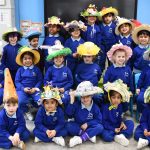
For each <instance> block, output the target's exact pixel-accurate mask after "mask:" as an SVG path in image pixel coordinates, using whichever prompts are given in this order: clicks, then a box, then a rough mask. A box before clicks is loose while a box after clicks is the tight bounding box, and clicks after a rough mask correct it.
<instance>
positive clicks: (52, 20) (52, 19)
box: [44, 16, 64, 27]
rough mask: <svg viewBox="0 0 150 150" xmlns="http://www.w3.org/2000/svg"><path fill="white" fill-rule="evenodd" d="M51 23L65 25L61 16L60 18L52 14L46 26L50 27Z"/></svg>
mask: <svg viewBox="0 0 150 150" xmlns="http://www.w3.org/2000/svg"><path fill="white" fill-rule="evenodd" d="M49 25H60V26H63V25H64V23H63V22H60V18H58V17H56V16H52V17H50V18H48V22H47V23H46V24H45V25H44V26H45V27H48V26H49Z"/></svg>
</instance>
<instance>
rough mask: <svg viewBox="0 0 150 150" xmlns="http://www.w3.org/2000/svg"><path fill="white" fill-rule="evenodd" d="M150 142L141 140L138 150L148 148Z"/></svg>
mask: <svg viewBox="0 0 150 150" xmlns="http://www.w3.org/2000/svg"><path fill="white" fill-rule="evenodd" d="M148 144H149V142H148V140H146V139H142V138H139V141H138V145H137V149H141V148H143V147H145V146H148Z"/></svg>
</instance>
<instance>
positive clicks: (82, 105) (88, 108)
mask: <svg viewBox="0 0 150 150" xmlns="http://www.w3.org/2000/svg"><path fill="white" fill-rule="evenodd" d="M92 106H93V101H92V103H91V105H90V106H88V107H86V106H85V105H84V104H83V103H81V109H84V108H85V109H87V110H88V111H91V109H92Z"/></svg>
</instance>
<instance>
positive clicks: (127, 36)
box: [120, 34, 130, 39]
mask: <svg viewBox="0 0 150 150" xmlns="http://www.w3.org/2000/svg"><path fill="white" fill-rule="evenodd" d="M129 36H130V34H128V35H126V36H123V35H121V34H120V37H121V38H122V39H123V38H129Z"/></svg>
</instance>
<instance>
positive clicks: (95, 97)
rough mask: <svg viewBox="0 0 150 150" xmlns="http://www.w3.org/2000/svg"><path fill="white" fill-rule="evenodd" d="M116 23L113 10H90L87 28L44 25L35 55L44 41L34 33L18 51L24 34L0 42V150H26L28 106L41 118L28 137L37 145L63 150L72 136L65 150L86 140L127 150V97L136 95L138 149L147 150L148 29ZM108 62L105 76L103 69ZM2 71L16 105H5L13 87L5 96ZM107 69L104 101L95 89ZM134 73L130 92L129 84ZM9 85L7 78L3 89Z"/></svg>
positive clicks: (78, 23)
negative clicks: (2, 44) (45, 31)
mask: <svg viewBox="0 0 150 150" xmlns="http://www.w3.org/2000/svg"><path fill="white" fill-rule="evenodd" d="M117 15H118V11H117V10H116V9H115V8H112V7H109V8H103V9H102V10H101V11H100V12H98V11H97V9H96V7H95V5H91V4H90V5H89V6H88V8H87V9H85V10H84V11H83V12H81V16H83V17H84V19H85V23H83V22H81V21H76V20H74V21H71V22H70V23H66V25H64V23H63V22H61V21H60V19H59V18H58V17H56V16H53V17H51V18H49V19H48V23H46V24H45V26H46V27H47V28H48V32H49V35H48V36H47V37H45V39H44V42H43V45H42V46H40V47H39V45H38V41H39V36H40V34H41V33H39V32H37V31H30V32H29V33H28V34H27V35H26V39H28V41H29V46H28V47H27V46H23V47H22V46H21V45H19V44H18V41H19V40H20V39H21V37H22V33H21V32H19V31H17V30H16V29H15V28H11V29H10V30H8V31H7V32H5V33H4V34H3V36H2V38H3V40H5V41H6V42H8V44H7V45H6V46H5V47H4V48H3V53H2V52H1V53H0V59H1V64H0V104H2V103H3V104H4V108H3V109H2V110H1V112H0V132H1V133H2V134H0V139H2V140H0V147H2V148H10V147H11V146H12V145H13V146H17V147H19V148H21V149H24V147H25V144H24V141H26V140H27V139H29V135H30V134H29V131H28V130H27V128H26V125H25V120H24V117H23V115H26V117H27V118H28V119H29V120H33V119H34V117H33V115H32V114H31V112H30V110H29V104H30V103H32V105H33V107H35V108H37V111H38V112H37V114H36V117H35V129H34V130H33V133H34V135H35V140H34V141H35V142H39V141H43V142H51V141H53V142H55V143H56V144H58V145H61V146H65V140H64V138H63V137H65V136H66V135H72V136H74V137H73V138H71V139H70V142H69V146H70V147H73V146H75V145H77V144H81V143H83V142H85V141H87V140H90V141H91V142H93V143H95V142H96V135H100V136H101V137H102V139H103V140H104V141H107V142H110V141H113V140H114V141H116V142H118V143H120V144H121V145H123V146H128V145H129V140H128V139H129V138H130V137H131V136H132V134H133V129H134V123H133V121H131V120H125V121H124V120H123V119H122V114H123V113H124V112H126V111H127V110H128V103H129V101H130V96H132V95H133V94H134V93H135V91H136V94H137V95H138V96H137V109H138V111H139V112H140V113H143V114H142V117H141V120H140V125H139V126H138V127H137V128H136V131H135V139H136V140H138V145H137V148H138V149H140V148H143V147H145V146H147V145H149V144H150V143H149V142H150V118H149V114H150V111H149V103H150V101H149V92H150V90H149V86H150V80H149V74H150V71H149V68H150V67H149V66H150V65H149V64H150V48H149V43H150V26H149V25H142V24H141V25H139V26H137V27H135V25H134V24H133V22H131V21H130V20H128V19H125V18H119V17H117V18H118V20H116V19H115V17H116V16H117ZM98 20H100V23H99V21H98ZM62 27H64V29H65V30H66V31H67V32H68V33H69V34H70V38H68V39H66V41H65V38H64V37H62V36H61V35H60V34H59V32H60V30H61V29H62ZM1 50H2V48H1ZM106 56H107V58H108V64H109V67H108V68H105V61H106ZM20 66H21V67H20ZM5 68H9V70H10V73H11V76H12V79H13V81H14V83H15V86H16V90H17V96H16V95H15V98H14V96H12V97H9V98H8V97H7V98H6V94H5V92H6V89H5V88H6V87H7V86H8V85H9V86H10V83H11V84H13V82H12V81H11V82H10V81H9V82H8V83H9V84H8V85H7V86H5V88H4V69H5ZM104 69H106V72H105V74H104V77H103V83H104V85H103V86H104V90H105V92H104V93H103V91H102V90H101V89H100V88H99V87H98V82H99V80H100V78H101V76H102V72H103V70H104ZM6 70H7V71H8V69H6ZM139 73H140V74H141V75H140V78H139V81H138V84H137V85H136V87H135V85H134V76H135V75H137V74H139ZM8 74H9V73H8ZM43 75H44V78H43ZM6 77H7V74H5V83H7V80H6ZM43 84H44V91H43V92H42V85H43ZM3 88H4V95H3ZM135 88H136V90H135ZM72 89H76V90H74V91H72ZM8 91H9V92H10V91H11V90H8ZM7 95H9V94H7ZM105 101H107V103H106V104H105ZM60 105H63V106H62V108H63V110H62V108H61V106H60ZM20 118H21V119H20ZM66 120H67V121H66Z"/></svg>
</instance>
